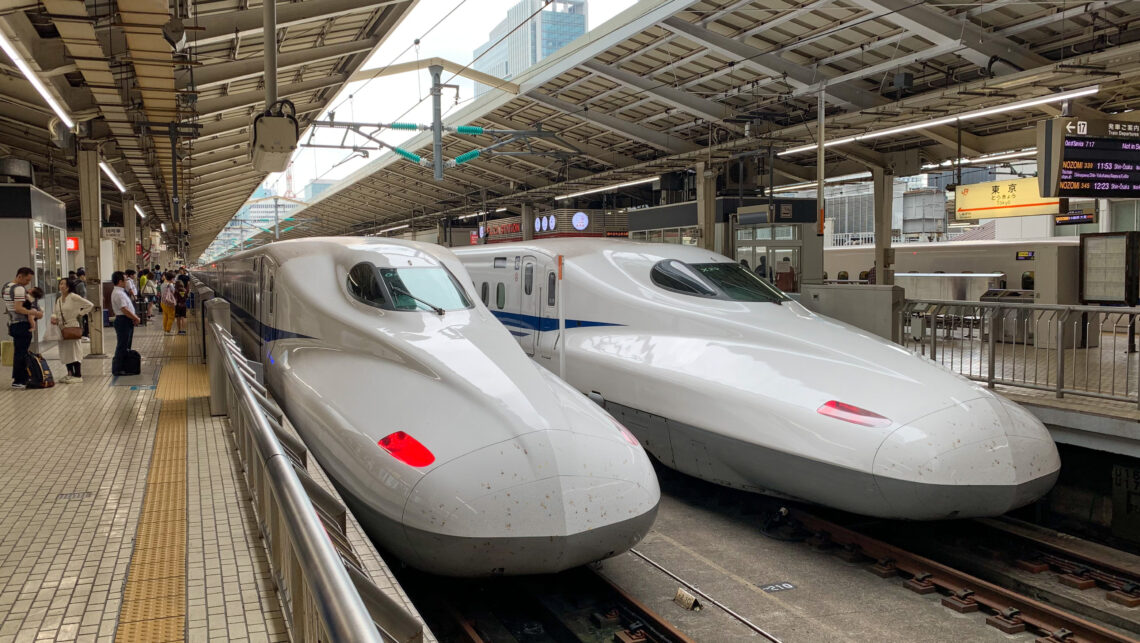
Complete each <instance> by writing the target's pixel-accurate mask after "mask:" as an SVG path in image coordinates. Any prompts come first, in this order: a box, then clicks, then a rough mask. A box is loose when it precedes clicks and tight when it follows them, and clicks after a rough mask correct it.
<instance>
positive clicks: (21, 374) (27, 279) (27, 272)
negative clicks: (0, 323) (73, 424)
mask: <svg viewBox="0 0 1140 643" xmlns="http://www.w3.org/2000/svg"><path fill="white" fill-rule="evenodd" d="M34 276H35V271H33V270H32V269H31V268H20V269H19V270H17V271H16V278H15V279H14V280H12V281H9V282H8V283H6V284H4V290H3V295H4V308H5V310H6V311H7V313H8V335H9V336H10V337H11V338H12V345H13V348H14V349H15V350H14V352H13V355H12V388H14V389H25V388H28V348H30V347H31V345H32V327H33V326H32V325H33V324H34V323H35V320H37V319H40V318H42V317H43V316H44V314H43V312H42V311H39V310H32V309H30V308H28V307H27V306H25V302H26V300H27V296H28V291H27V287H28V284H30V283H32V277H34Z"/></svg>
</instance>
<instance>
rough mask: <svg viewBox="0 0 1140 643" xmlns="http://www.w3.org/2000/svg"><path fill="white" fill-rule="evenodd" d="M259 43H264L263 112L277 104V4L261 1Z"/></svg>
mask: <svg viewBox="0 0 1140 643" xmlns="http://www.w3.org/2000/svg"><path fill="white" fill-rule="evenodd" d="M261 42H263V43H265V47H264V48H265V110H266V111H269V110H271V109H273V105H274V103H276V102H277V2H276V0H263V4H262V6H261Z"/></svg>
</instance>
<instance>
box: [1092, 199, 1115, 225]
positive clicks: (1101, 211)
mask: <svg viewBox="0 0 1140 643" xmlns="http://www.w3.org/2000/svg"><path fill="white" fill-rule="evenodd" d="M1096 221H1097V225H1098V228H1097V231H1099V232H1112V204H1111V203H1109V202H1108V199H1097V200H1096Z"/></svg>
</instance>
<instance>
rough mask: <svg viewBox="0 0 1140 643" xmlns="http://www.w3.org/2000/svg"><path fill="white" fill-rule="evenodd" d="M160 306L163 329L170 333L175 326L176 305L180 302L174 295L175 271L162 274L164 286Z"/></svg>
mask: <svg viewBox="0 0 1140 643" xmlns="http://www.w3.org/2000/svg"><path fill="white" fill-rule="evenodd" d="M159 297H160V299H159V302H158V304H159V306H161V307H162V330H163V332H165V333H167V334H170V329H171V328H172V327H173V326H174V306H175V305H176V304H177V303H178V301H177V299H176V298H175V296H174V273H173V272H169V271H167V272H166V273H165V274H163V275H162V287H161V292H160V295H159Z"/></svg>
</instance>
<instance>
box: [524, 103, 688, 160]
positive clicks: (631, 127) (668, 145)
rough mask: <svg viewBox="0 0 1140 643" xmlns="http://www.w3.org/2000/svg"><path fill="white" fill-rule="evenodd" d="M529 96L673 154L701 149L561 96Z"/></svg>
mask: <svg viewBox="0 0 1140 643" xmlns="http://www.w3.org/2000/svg"><path fill="white" fill-rule="evenodd" d="M527 98H530V99H531V100H533V101H535V102H538V103H542V104H543V105H546V106H547V107H553V108H554V109H557V110H559V111H561V112H564V113H565V114H567V115H569V116H573V117H575V118H580V119H582V120H584V121H589V122H591V123H594V124H595V125H600V126H601V127H605V128H607V129H611V130H613V131H615V132H617V133H619V134H622V135H624V136H627V137H629V138H632V139H634V140H637V141H641V142H642V143H645V144H646V145H652V146H653V147H656V148H659V149H662V150H664V151H666V152H669V153H671V154H680V153H683V152H696V151H697V150H699V149H701V146H700V145H697V144H696V143H690V142H689V141H686V140H685V139H681V138H677V137H675V136H670V135H669V134H666V133H665V132H659V131H657V130H655V129H651V128H648V127H646V126H644V125H638V124H637V123H633V122H630V121H627V120H623V119H621V118H618V117H616V116H611V115H610V114H606V113H603V112H600V111H596V110H591V109H589V108H588V107H584V106H580V105H575V104H574V103H570V102H567V101H564V100H562V99H561V98H555V97H553V96H548V95H546V94H541V93H538V92H530V93H528V94H527Z"/></svg>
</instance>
